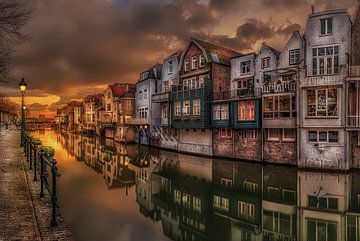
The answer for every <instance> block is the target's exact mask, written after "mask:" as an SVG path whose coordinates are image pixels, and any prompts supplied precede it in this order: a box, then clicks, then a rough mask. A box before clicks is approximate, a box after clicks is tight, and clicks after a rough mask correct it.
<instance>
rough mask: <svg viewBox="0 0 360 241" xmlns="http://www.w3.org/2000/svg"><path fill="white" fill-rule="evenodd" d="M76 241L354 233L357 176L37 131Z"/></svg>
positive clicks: (329, 240)
mask: <svg viewBox="0 0 360 241" xmlns="http://www.w3.org/2000/svg"><path fill="white" fill-rule="evenodd" d="M34 135H36V136H37V137H39V138H40V139H41V140H42V143H43V145H49V146H52V147H54V148H55V152H56V154H55V157H56V159H57V161H58V164H59V170H60V172H61V177H60V179H59V191H58V193H59V195H58V199H59V206H60V212H61V214H62V216H63V218H64V219H65V221H66V222H67V224H68V225H69V226H70V228H71V230H72V232H73V234H74V237H75V239H76V240H79V241H92V240H94V241H95V240H96V241H98V240H101V241H107V240H124V241H128V240H131V241H133V240H134V241H135V240H136V241H137V240H149V241H150V240H154V241H155V240H176V241H177V240H193V241H196V240H214V241H219V240H225V241H228V240H229V241H230V240H241V241H255V240H269V241H270V240H288V241H292V240H300V241H302V240H309V241H313V240H314V241H322V240H324V241H341V240H360V182H359V181H360V174H359V173H358V172H351V173H335V172H330V173H327V172H314V171H304V170H298V169H297V168H292V167H280V166H271V165H260V164H258V163H248V162H240V161H229V160H222V159H213V158H204V157H197V156H190V155H183V154H178V153H173V152H168V151H163V150H158V149H152V148H147V147H143V146H137V145H129V144H128V145H124V144H120V143H115V142H113V141H111V140H109V139H107V140H100V139H99V138H97V137H91V136H82V135H74V134H69V133H57V132H55V131H50V130H48V131H44V132H36V133H34Z"/></svg>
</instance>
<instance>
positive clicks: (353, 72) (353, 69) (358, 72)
mask: <svg viewBox="0 0 360 241" xmlns="http://www.w3.org/2000/svg"><path fill="white" fill-rule="evenodd" d="M349 77H360V66H349Z"/></svg>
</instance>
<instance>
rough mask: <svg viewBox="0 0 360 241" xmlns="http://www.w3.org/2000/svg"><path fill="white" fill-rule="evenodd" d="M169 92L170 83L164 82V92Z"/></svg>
mask: <svg viewBox="0 0 360 241" xmlns="http://www.w3.org/2000/svg"><path fill="white" fill-rule="evenodd" d="M169 91H170V87H169V81H167V80H164V82H163V92H169Z"/></svg>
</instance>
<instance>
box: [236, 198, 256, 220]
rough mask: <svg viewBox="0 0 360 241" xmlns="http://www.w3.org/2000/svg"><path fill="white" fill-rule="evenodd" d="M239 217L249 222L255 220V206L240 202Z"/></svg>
mask: <svg viewBox="0 0 360 241" xmlns="http://www.w3.org/2000/svg"><path fill="white" fill-rule="evenodd" d="M238 215H239V216H240V217H244V218H246V219H249V220H253V219H254V218H255V205H254V204H251V203H247V202H243V201H238Z"/></svg>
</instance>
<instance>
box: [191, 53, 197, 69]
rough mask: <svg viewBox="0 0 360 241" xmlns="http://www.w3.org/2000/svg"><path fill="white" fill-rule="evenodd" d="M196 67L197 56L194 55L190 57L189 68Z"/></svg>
mask: <svg viewBox="0 0 360 241" xmlns="http://www.w3.org/2000/svg"><path fill="white" fill-rule="evenodd" d="M196 68H197V57H196V56H194V57H192V58H191V69H196Z"/></svg>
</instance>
